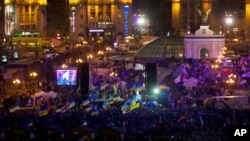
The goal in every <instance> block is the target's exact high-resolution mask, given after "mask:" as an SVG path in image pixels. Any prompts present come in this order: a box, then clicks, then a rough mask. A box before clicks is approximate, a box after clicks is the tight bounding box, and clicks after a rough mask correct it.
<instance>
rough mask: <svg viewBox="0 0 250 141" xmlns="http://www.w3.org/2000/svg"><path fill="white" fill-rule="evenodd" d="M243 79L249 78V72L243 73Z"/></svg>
mask: <svg viewBox="0 0 250 141" xmlns="http://www.w3.org/2000/svg"><path fill="white" fill-rule="evenodd" d="M242 77H243V78H250V72H245V73H244V74H243V75H242Z"/></svg>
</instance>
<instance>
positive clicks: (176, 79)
mask: <svg viewBox="0 0 250 141" xmlns="http://www.w3.org/2000/svg"><path fill="white" fill-rule="evenodd" d="M179 82H181V76H180V75H179V76H178V77H176V78H175V80H174V83H179Z"/></svg>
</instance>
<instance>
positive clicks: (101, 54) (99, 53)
mask: <svg viewBox="0 0 250 141" xmlns="http://www.w3.org/2000/svg"><path fill="white" fill-rule="evenodd" d="M97 54H98V55H100V56H101V57H102V64H104V60H103V54H104V52H103V51H101V50H99V51H98V52H97Z"/></svg>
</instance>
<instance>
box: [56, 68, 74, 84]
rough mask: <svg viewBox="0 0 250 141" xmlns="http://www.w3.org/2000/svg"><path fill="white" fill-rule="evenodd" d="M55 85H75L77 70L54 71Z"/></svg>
mask: <svg viewBox="0 0 250 141" xmlns="http://www.w3.org/2000/svg"><path fill="white" fill-rule="evenodd" d="M56 75H57V76H56V78H57V85H76V83H77V70H76V69H63V70H57V71H56Z"/></svg>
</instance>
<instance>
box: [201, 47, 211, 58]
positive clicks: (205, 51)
mask: <svg viewBox="0 0 250 141" xmlns="http://www.w3.org/2000/svg"><path fill="white" fill-rule="evenodd" d="M208 58H210V52H209V50H208V49H207V48H205V47H203V48H201V49H200V59H201V60H206V59H208Z"/></svg>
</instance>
